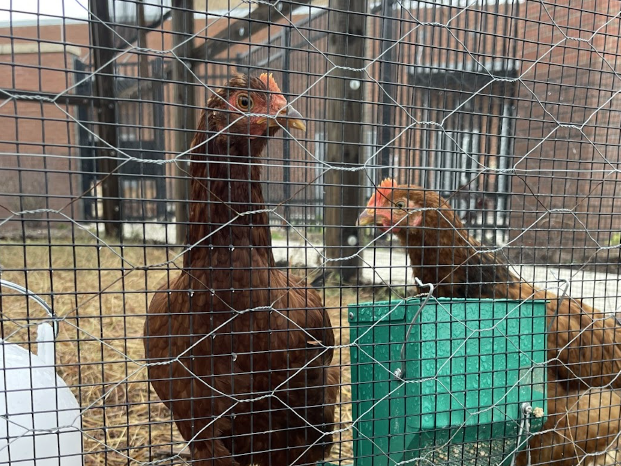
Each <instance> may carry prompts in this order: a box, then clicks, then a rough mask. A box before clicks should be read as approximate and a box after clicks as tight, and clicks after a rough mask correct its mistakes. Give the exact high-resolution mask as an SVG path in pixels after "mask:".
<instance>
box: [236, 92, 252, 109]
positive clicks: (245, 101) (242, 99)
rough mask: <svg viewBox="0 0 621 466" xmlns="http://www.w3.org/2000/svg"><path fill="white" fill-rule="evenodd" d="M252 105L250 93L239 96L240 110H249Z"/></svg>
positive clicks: (238, 105) (238, 106) (238, 104)
mask: <svg viewBox="0 0 621 466" xmlns="http://www.w3.org/2000/svg"><path fill="white" fill-rule="evenodd" d="M252 105H253V102H252V97H250V96H249V95H248V94H241V95H239V96H237V108H239V109H240V110H244V111H246V110H249V109H250V108H252Z"/></svg>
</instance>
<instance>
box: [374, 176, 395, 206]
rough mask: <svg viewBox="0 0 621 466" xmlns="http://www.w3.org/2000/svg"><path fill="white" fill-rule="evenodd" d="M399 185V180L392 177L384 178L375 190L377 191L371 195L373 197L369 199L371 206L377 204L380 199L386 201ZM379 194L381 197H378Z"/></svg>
mask: <svg viewBox="0 0 621 466" xmlns="http://www.w3.org/2000/svg"><path fill="white" fill-rule="evenodd" d="M396 186H397V182H396V181H395V180H393V179H392V178H386V179H384V180H383V181H382V182H381V183H380V184H379V186H378V187H377V190H376V191H375V193H373V195H372V196H371V199H369V204H368V205H369V206H377V203H378V201H379V202H380V203H381V202H384V201H385V200H386V198H388V197H390V194H391V193H392V190H393V189H394V188H395V187H396ZM378 194H379V198H378V197H377V196H378Z"/></svg>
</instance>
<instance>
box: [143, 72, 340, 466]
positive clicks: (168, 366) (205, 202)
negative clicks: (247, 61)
mask: <svg viewBox="0 0 621 466" xmlns="http://www.w3.org/2000/svg"><path fill="white" fill-rule="evenodd" d="M286 106H287V102H286V100H285V99H284V97H283V96H282V95H281V94H280V91H279V89H278V86H277V85H276V84H275V82H274V81H273V78H271V76H266V75H262V76H261V78H245V77H239V78H235V79H234V80H232V81H231V82H230V83H229V85H228V86H227V88H225V89H222V90H220V91H219V92H218V94H217V95H215V96H213V97H212V98H211V99H210V100H209V102H208V105H207V107H208V109H207V110H206V111H205V112H203V114H202V116H201V119H200V123H199V128H198V132H197V133H196V136H195V138H194V141H193V144H192V145H193V147H194V153H193V154H192V162H191V165H190V174H191V196H190V197H191V207H190V225H189V231H188V237H189V243H190V248H189V249H188V250H187V251H186V253H185V255H184V267H183V271H182V273H181V274H180V275H179V276H178V278H177V279H176V280H174V281H173V282H172V283H171V284H170V289H169V288H168V286H167V285H165V286H163V287H162V288H161V289H160V291H159V292H158V293H156V295H155V296H154V298H153V300H152V301H151V304H150V306H149V315H148V318H147V321H146V323H145V352H146V355H147V358H148V362H149V363H150V366H149V379H150V382H151V384H152V386H153V388H154V389H155V391H156V392H157V394H158V396H159V397H160V399H161V400H162V401H163V402H164V403H165V404H166V405H167V406H168V407H169V408H170V410H171V411H172V414H173V416H174V419H175V422H176V424H177V427H178V428H179V431H180V432H181V434H182V436H183V437H184V439H185V440H186V441H188V442H189V443H190V445H191V448H192V453H193V460H194V461H196V464H197V465H201V466H203V465H205V466H206V465H210V466H224V465H227V466H231V465H249V464H256V465H268V464H271V465H295V464H306V463H315V462H318V461H322V460H323V459H324V458H325V457H327V455H328V454H329V451H330V447H331V444H332V434H331V431H332V430H333V428H334V409H335V402H336V397H337V392H338V368H336V367H330V363H331V361H332V357H333V346H334V331H333V329H332V326H331V323H330V319H329V317H328V314H327V312H326V311H325V309H324V307H323V304H322V302H321V298H320V296H319V294H318V293H317V292H316V291H315V290H312V289H308V288H306V287H305V284H304V282H303V281H301V280H298V279H295V278H294V277H293V276H291V275H289V274H285V273H283V272H282V271H281V270H278V269H276V268H275V263H274V256H273V253H272V250H271V236H270V230H269V223H268V215H267V213H266V212H265V210H264V208H265V206H264V204H265V203H264V199H263V194H262V191H261V184H260V175H261V168H260V161H258V160H256V158H257V157H259V156H260V155H261V153H262V152H263V150H264V148H265V145H266V141H267V137H268V136H272V135H274V133H275V132H276V131H277V130H278V129H279V128H280V127H281V126H287V125H288V126H289V127H290V128H292V127H297V128H303V123H302V122H301V121H300V120H299V119H297V118H298V117H299V114H298V113H297V112H295V111H294V110H289V112H288V113H287V110H286ZM227 110H229V111H230V112H229V113H227ZM245 112H249V113H254V114H264V115H270V116H271V118H270V117H268V118H265V117H263V116H258V117H257V116H248V117H246V116H245V115H244V113H245ZM285 113H286V115H285ZM236 120H238V121H236ZM218 133H219V134H218Z"/></svg>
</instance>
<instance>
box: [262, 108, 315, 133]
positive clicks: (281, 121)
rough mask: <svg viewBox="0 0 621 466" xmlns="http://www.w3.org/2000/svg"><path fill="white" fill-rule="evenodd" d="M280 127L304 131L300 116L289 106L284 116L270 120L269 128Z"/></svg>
mask: <svg viewBox="0 0 621 466" xmlns="http://www.w3.org/2000/svg"><path fill="white" fill-rule="evenodd" d="M279 113H280V112H279ZM281 125H282V126H284V127H285V128H294V129H299V130H301V131H306V124H305V123H304V121H303V117H302V115H301V114H300V112H298V111H297V110H296V109H295V108H293V107H291V106H289V107H288V110H287V114H286V115H280V116H278V117H277V118H276V119H273V120H270V126H277V127H280V126H281Z"/></svg>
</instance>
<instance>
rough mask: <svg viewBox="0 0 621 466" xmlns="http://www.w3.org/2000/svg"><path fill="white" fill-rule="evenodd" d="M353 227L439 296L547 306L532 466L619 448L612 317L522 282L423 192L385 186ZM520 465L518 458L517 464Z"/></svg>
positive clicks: (618, 333) (617, 332)
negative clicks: (544, 406)
mask: <svg viewBox="0 0 621 466" xmlns="http://www.w3.org/2000/svg"><path fill="white" fill-rule="evenodd" d="M358 223H359V224H360V225H376V226H378V227H380V228H382V229H384V230H388V229H390V230H391V231H392V232H393V233H394V234H396V235H397V237H398V238H399V240H400V241H401V243H402V244H403V245H404V246H405V247H406V249H407V253H408V255H409V258H410V262H411V265H412V267H413V269H414V275H415V276H416V277H418V278H419V279H420V280H421V281H422V282H423V283H432V284H433V285H434V286H435V289H434V296H436V297H452V298H496V299H503V298H505V299H517V300H525V299H546V300H548V304H547V316H548V338H547V347H548V360H549V362H548V411H549V414H550V415H549V417H548V420H547V422H546V424H545V425H544V427H543V432H544V434H543V435H541V436H536V437H534V438H533V440H532V441H531V447H532V452H531V453H532V460H533V463H534V464H537V463H540V464H560V465H563V466H565V465H569V464H575V461H576V459H577V458H581V457H583V456H584V455H585V452H586V453H589V454H590V455H593V456H597V455H596V453H597V452H604V451H605V450H606V449H607V448H603V447H605V446H610V445H609V443H614V444H615V445H616V441H617V440H618V439H617V438H616V435H618V433H619V432H621V420H620V417H621V416H620V412H619V410H620V409H621V398H619V396H618V395H617V394H616V393H615V392H614V391H613V390H611V389H610V388H611V387H612V388H616V389H618V388H621V375H619V373H620V371H621V329H619V328H617V327H616V325H615V319H614V318H612V317H608V316H606V315H605V314H604V313H603V312H601V311H597V310H594V309H593V308H591V307H589V306H587V305H586V304H584V303H581V302H580V301H577V300H575V299H572V298H569V297H558V296H557V295H555V294H554V293H552V292H550V291H546V290H537V289H535V288H533V287H532V286H531V285H529V284H528V283H526V282H524V281H523V280H521V279H519V278H518V277H517V276H515V275H514V274H513V273H512V272H511V270H510V269H509V267H508V266H507V265H506V264H505V263H504V262H503V261H502V260H501V259H500V258H498V257H496V256H494V255H493V254H492V253H490V252H488V251H484V248H483V247H482V246H481V244H480V243H479V242H478V241H477V240H476V239H474V238H472V237H471V236H469V235H468V233H467V231H466V229H465V228H464V225H463V224H462V222H461V220H460V219H459V218H458V217H457V215H456V214H455V212H454V211H453V209H452V208H451V207H450V205H449V204H448V202H446V201H445V200H444V199H442V198H441V197H440V196H439V195H438V194H436V193H433V192H429V191H425V190H423V188H421V187H418V186H398V185H397V184H396V183H395V182H394V181H393V180H385V181H384V182H382V184H381V185H380V187H379V189H378V190H377V191H376V192H375V194H374V195H373V196H372V197H371V199H370V200H369V203H368V205H367V209H366V210H365V211H364V212H363V213H362V214H361V216H360V218H359V221H358ZM593 387H594V388H593ZM600 387H601V388H600ZM594 389H595V391H593V390H594ZM585 421H589V422H588V423H586V424H585V423H584V422H585ZM572 429H573V430H572ZM548 430H549V432H546V431H548ZM561 437H562V438H564V439H565V440H564V441H563V442H560V440H559V438H561ZM571 442H573V443H574V444H575V445H574V446H577V447H576V448H574V447H573V446H572V445H570V444H571ZM607 442H608V443H607ZM553 446H554V447H553ZM570 450H571V451H570ZM537 455H539V456H537ZM525 461H526V456H525V454H521V455H520V456H519V457H518V462H517V463H518V464H526V463H525ZM552 461H561V462H559V463H553V462H552Z"/></svg>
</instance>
